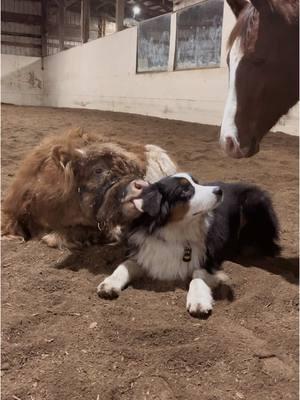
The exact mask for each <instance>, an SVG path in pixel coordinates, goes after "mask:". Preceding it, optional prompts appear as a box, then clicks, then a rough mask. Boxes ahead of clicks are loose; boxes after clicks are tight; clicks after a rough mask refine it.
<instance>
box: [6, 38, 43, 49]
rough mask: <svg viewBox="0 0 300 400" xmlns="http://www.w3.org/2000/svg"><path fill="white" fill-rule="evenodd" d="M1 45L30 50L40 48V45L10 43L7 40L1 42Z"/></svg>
mask: <svg viewBox="0 0 300 400" xmlns="http://www.w3.org/2000/svg"><path fill="white" fill-rule="evenodd" d="M1 44H4V45H7V46H16V47H26V48H30V49H40V48H41V47H42V45H41V44H36V43H21V42H15V41H14V42H10V41H8V40H1Z"/></svg>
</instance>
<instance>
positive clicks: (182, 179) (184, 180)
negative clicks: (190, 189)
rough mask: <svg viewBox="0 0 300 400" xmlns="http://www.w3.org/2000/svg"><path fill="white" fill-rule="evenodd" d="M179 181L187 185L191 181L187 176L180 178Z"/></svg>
mask: <svg viewBox="0 0 300 400" xmlns="http://www.w3.org/2000/svg"><path fill="white" fill-rule="evenodd" d="M179 183H180V185H184V186H186V185H188V184H189V183H190V182H189V181H188V180H187V179H186V178H180V179H179Z"/></svg>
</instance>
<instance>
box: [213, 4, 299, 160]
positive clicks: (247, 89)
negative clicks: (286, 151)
mask: <svg viewBox="0 0 300 400" xmlns="http://www.w3.org/2000/svg"><path fill="white" fill-rule="evenodd" d="M250 1H251V2H249V1H247V0H227V2H228V4H229V6H230V7H231V9H232V11H233V13H234V14H235V16H236V18H237V22H236V25H235V27H234V28H233V30H232V32H231V35H230V37H229V42H228V47H229V52H228V56H227V63H228V67H229V90H228V96H227V100H226V104H225V110H224V115H223V121H222V126H221V136H220V143H221V146H222V148H223V150H225V152H226V153H227V154H228V155H229V156H231V157H235V158H241V157H251V156H252V155H254V154H255V153H257V152H258V151H259V144H260V141H261V139H262V138H263V137H264V136H265V135H266V133H267V132H268V131H269V130H270V129H271V128H272V127H273V126H274V125H275V124H276V123H277V121H278V120H279V119H280V117H281V116H283V115H285V114H286V113H287V112H288V111H289V109H290V108H291V107H292V106H293V105H295V104H296V103H297V101H298V100H299V0H250Z"/></svg>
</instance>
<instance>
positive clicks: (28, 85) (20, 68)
mask: <svg viewBox="0 0 300 400" xmlns="http://www.w3.org/2000/svg"><path fill="white" fill-rule="evenodd" d="M1 101H2V102H3V103H12V104H18V105H33V106H41V105H43V71H42V69H41V59H40V58H39V57H26V56H15V55H8V54H2V56H1Z"/></svg>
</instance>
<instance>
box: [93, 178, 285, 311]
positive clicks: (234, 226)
mask: <svg viewBox="0 0 300 400" xmlns="http://www.w3.org/2000/svg"><path fill="white" fill-rule="evenodd" d="M132 203H133V205H134V207H135V208H136V210H137V211H138V212H139V214H138V216H137V218H136V219H135V220H134V221H133V223H132V225H131V227H130V230H129V233H128V249H129V253H128V258H127V259H126V260H125V261H124V262H123V263H121V264H120V265H119V266H118V267H117V268H116V270H115V271H114V272H113V274H112V275H110V276H109V277H107V278H106V279H105V280H104V281H103V282H102V283H101V284H100V285H99V286H98V288H97V291H98V295H99V296H100V297H104V298H114V297H118V296H119V294H120V293H121V291H122V289H124V288H125V287H126V286H127V285H128V284H129V283H130V282H131V281H132V280H134V279H137V278H138V277H140V276H141V275H143V274H146V275H148V276H149V277H151V278H153V279H158V280H167V281H176V280H182V281H186V280H190V283H189V290H188V294H187V302H186V307H187V310H188V312H189V313H190V314H191V315H193V316H197V317H201V316H202V317H204V316H207V315H209V314H210V313H211V310H212V307H213V297H212V290H211V289H213V288H214V287H216V286H218V285H219V284H220V283H224V282H225V281H226V279H227V276H226V274H225V273H224V272H223V271H222V269H221V267H222V263H223V261H225V260H230V259H232V258H233V257H236V256H237V255H239V254H241V253H243V252H245V251H246V252H247V253H249V251H254V252H255V253H256V254H257V253H258V254H260V255H262V256H275V255H277V254H279V252H280V247H279V245H278V244H277V242H278V239H279V233H278V231H279V229H278V220H277V217H276V214H275V212H274V209H273V206H272V202H271V199H270V197H269V195H268V194H267V193H266V192H264V191H262V190H261V189H260V188H258V187H256V186H252V185H248V184H242V183H221V182H217V183H211V184H205V185H200V184H199V183H198V182H197V180H196V179H194V178H193V177H192V176H191V175H189V174H187V173H178V174H175V175H172V176H168V177H165V178H163V179H161V180H160V181H158V182H156V183H154V184H150V185H147V186H146V185H145V187H144V188H143V190H142V192H141V194H140V196H139V198H134V199H132Z"/></svg>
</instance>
